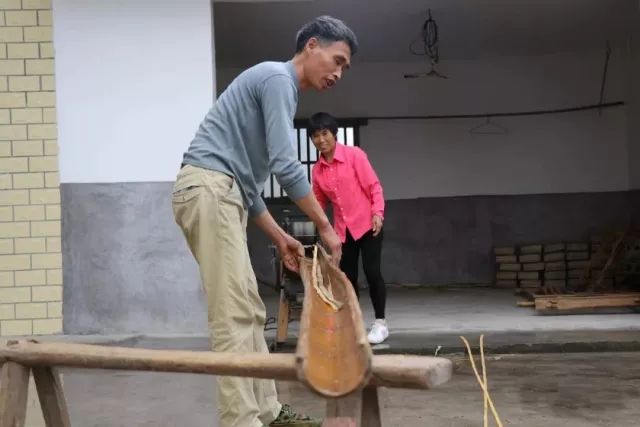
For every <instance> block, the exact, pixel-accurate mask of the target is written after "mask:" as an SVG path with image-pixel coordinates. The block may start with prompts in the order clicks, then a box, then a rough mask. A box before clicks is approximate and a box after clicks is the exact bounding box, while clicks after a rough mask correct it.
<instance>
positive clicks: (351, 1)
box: [214, 0, 639, 67]
mask: <svg viewBox="0 0 640 427" xmlns="http://www.w3.org/2000/svg"><path fill="white" fill-rule="evenodd" d="M227 1H231V2H219V3H218V2H217V1H216V2H214V21H215V22H214V25H215V27H214V29H215V45H216V60H217V64H218V66H222V67H242V66H247V65H251V64H254V63H256V62H259V61H262V60H267V59H273V60H283V59H288V58H290V57H291V56H292V54H293V50H294V46H295V34H296V32H297V30H298V29H299V27H300V26H301V25H302V24H304V23H305V22H307V21H308V20H309V19H311V18H313V17H315V16H318V15H323V14H329V15H332V16H335V17H338V18H341V19H343V20H344V21H346V22H347V24H349V26H350V27H351V28H352V29H353V30H354V31H355V33H356V34H357V36H358V39H359V41H360V49H361V50H360V53H359V54H358V56H357V60H358V61H389V62H405V61H416V60H417V61H421V60H424V57H420V56H415V55H412V54H411V53H410V51H409V45H410V43H411V41H412V40H414V39H416V38H417V37H418V36H419V34H420V29H421V27H422V24H423V22H424V20H425V19H426V17H427V12H426V10H427V8H431V11H432V15H433V18H434V19H435V20H436V22H437V24H438V31H439V38H440V57H441V60H447V59H477V58H482V57H492V56H518V55H539V54H547V53H556V52H563V51H577V50H584V49H593V48H603V49H604V46H605V42H606V40H607V39H609V40H611V41H612V42H613V43H614V45H624V43H625V40H626V38H627V34H628V32H629V28H630V23H631V17H632V16H633V15H634V14H636V13H638V7H639V6H638V0H307V1H291V0H288V1H278V2H268V1H265V0H257V2H244V1H243V2H237V0H236V1H233V0H227Z"/></svg>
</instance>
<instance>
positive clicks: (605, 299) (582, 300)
mask: <svg viewBox="0 0 640 427" xmlns="http://www.w3.org/2000/svg"><path fill="white" fill-rule="evenodd" d="M535 302H536V310H538V311H563V310H579V309H596V308H618V307H638V306H640V293H630V294H600V295H597V294H583V295H575V294H574V295H536V297H535Z"/></svg>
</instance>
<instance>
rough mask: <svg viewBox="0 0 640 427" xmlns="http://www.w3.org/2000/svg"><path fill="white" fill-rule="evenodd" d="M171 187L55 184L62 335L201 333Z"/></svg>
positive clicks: (194, 272) (199, 305) (193, 278)
mask: <svg viewBox="0 0 640 427" xmlns="http://www.w3.org/2000/svg"><path fill="white" fill-rule="evenodd" d="M171 187H172V185H171V184H170V183H148V184H147V183H145V184H62V186H61V193H62V208H63V216H62V230H63V266H64V304H63V307H64V308H63V310H64V313H63V319H64V332H65V333H68V334H94V333H97V334H103V333H123V332H127V333H129V332H146V333H174V332H203V331H206V329H207V326H206V325H207V320H206V309H205V301H204V298H203V294H202V291H201V287H200V279H199V275H198V269H197V264H196V263H195V261H194V260H193V258H192V257H191V254H190V253H189V250H188V248H187V245H186V243H185V240H184V237H183V236H182V234H181V232H180V229H179V228H178V226H177V225H176V224H175V222H174V221H173V213H172V210H171V197H170V194H171Z"/></svg>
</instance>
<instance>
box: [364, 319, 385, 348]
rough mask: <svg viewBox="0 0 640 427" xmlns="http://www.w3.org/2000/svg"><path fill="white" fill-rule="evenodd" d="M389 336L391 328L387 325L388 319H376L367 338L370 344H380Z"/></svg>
mask: <svg viewBox="0 0 640 427" xmlns="http://www.w3.org/2000/svg"><path fill="white" fill-rule="evenodd" d="M388 337H389V328H388V327H387V321H386V320H384V319H376V321H375V322H373V325H371V330H370V331H369V335H368V336H367V338H368V339H369V344H380V343H381V342H383V341H384V340H386V339H387V338H388Z"/></svg>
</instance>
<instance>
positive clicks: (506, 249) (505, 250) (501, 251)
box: [493, 247, 516, 256]
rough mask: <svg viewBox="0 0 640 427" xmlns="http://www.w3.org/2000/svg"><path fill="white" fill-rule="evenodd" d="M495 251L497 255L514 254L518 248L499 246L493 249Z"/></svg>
mask: <svg viewBox="0 0 640 427" xmlns="http://www.w3.org/2000/svg"><path fill="white" fill-rule="evenodd" d="M493 253H494V254H495V255H496V256H497V255H514V254H515V253H516V248H514V247H498V248H494V249H493Z"/></svg>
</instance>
